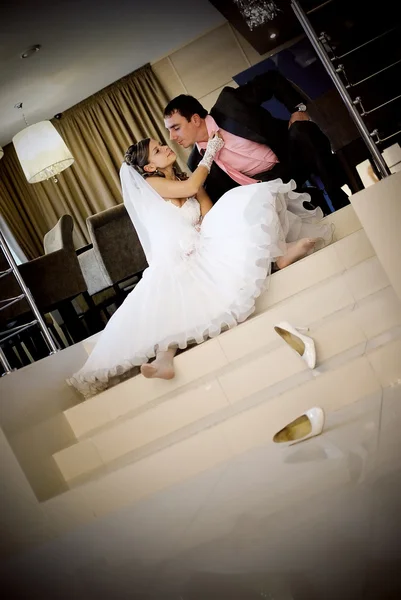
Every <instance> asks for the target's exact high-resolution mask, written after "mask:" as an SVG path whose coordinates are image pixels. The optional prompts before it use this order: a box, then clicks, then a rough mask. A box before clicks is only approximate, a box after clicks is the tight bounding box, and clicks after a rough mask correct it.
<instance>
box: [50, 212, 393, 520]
mask: <svg viewBox="0 0 401 600" xmlns="http://www.w3.org/2000/svg"><path fill="white" fill-rule="evenodd" d="M327 220H329V221H331V222H333V223H334V225H335V227H336V234H335V242H334V243H333V244H332V245H331V246H329V247H327V248H325V249H323V250H321V251H319V252H317V253H315V254H313V255H312V256H309V257H307V258H305V259H303V260H302V261H299V262H298V263H296V264H294V265H292V266H290V267H288V268H286V269H285V270H283V271H280V272H278V273H275V274H274V275H273V276H272V277H271V282H270V286H269V289H268V291H267V292H266V293H265V294H264V295H263V296H261V297H260V298H259V300H258V303H257V311H256V314H255V315H254V316H253V317H252V318H251V319H249V320H248V321H246V322H245V323H243V324H241V325H240V326H239V327H237V328H235V329H232V330H230V331H228V332H226V333H224V334H222V335H220V336H219V337H218V338H215V339H213V340H209V341H207V342H206V343H204V344H202V345H200V346H197V347H194V348H192V349H190V350H189V351H187V352H185V353H183V354H181V355H179V356H178V357H177V359H176V369H177V375H176V378H175V379H174V380H173V381H170V382H166V381H161V380H146V379H144V378H143V377H142V376H141V375H138V376H136V377H134V378H132V379H130V380H128V381H125V382H123V383H121V384H119V385H118V386H116V387H114V388H111V389H109V390H106V391H105V392H103V393H101V394H99V395H98V396H95V397H93V398H91V399H89V400H87V401H85V402H82V403H79V404H77V405H76V406H73V407H71V408H68V409H67V410H65V411H64V412H63V419H65V421H66V423H68V426H69V427H70V428H71V431H72V433H73V436H74V443H73V444H71V445H69V446H67V447H65V448H63V449H61V450H60V451H58V452H56V453H54V455H53V459H54V461H55V463H56V465H57V467H58V469H59V471H60V473H61V475H62V477H63V479H64V480H65V482H66V483H67V485H68V487H69V488H71V489H73V490H74V491H76V490H78V489H79V490H80V491H81V492H82V493H84V494H85V496H86V498H87V499H88V498H90V505H91V506H92V509H93V510H94V511H95V513H96V514H99V513H100V514H102V513H103V512H105V511H106V512H108V511H109V510H111V509H112V507H116V506H121V505H122V504H128V503H130V502H132V501H134V500H138V499H139V498H141V497H143V496H145V495H147V494H150V493H152V492H155V491H157V490H160V489H162V488H164V487H167V486H169V485H171V484H172V483H175V482H178V481H181V480H183V479H186V478H188V477H190V476H191V475H194V474H196V473H199V472H200V471H203V470H205V469H207V468H210V467H211V466H213V465H214V464H218V463H220V462H223V461H225V460H227V459H228V458H229V457H231V456H233V455H236V454H240V453H243V452H244V451H246V450H247V449H250V448H252V447H254V446H257V445H259V444H263V443H265V442H266V441H268V440H269V439H271V438H272V436H273V434H274V433H275V431H277V430H278V429H280V428H281V427H282V426H284V425H285V424H286V423H287V422H288V421H289V420H291V419H292V418H294V416H296V415H298V414H299V412H300V411H302V410H305V409H307V408H310V407H312V406H315V405H319V406H322V407H323V408H324V409H325V410H326V411H327V412H330V411H332V410H337V409H339V408H340V407H341V406H343V405H346V404H350V403H353V402H356V401H358V400H359V399H361V398H363V397H365V396H366V395H368V394H371V393H376V392H379V391H380V389H381V385H389V384H391V382H392V381H393V380H394V378H395V379H396V378H397V377H399V376H400V374H401V370H400V365H399V362H400V359H399V358H397V357H400V356H401V337H399V336H401V332H400V329H401V327H400V326H401V306H400V302H399V300H398V298H397V296H396V295H395V293H394V290H393V288H392V287H391V286H390V285H389V281H388V279H387V276H386V275H385V273H384V271H383V269H382V267H381V265H380V263H379V261H378V259H377V257H376V256H375V254H374V251H373V249H372V247H371V245H370V243H369V241H368V239H367V237H366V235H365V232H364V230H363V229H361V226H360V223H359V221H358V219H357V218H356V216H355V213H354V212H353V209H352V207H347V208H345V209H343V210H341V211H338V212H337V213H335V214H333V215H331V216H330V217H328V218H327ZM281 320H287V321H289V322H291V323H293V324H295V325H299V326H301V325H302V326H308V327H310V332H311V335H312V337H313V338H314V340H315V342H316V346H317V355H318V366H317V369H316V370H314V371H310V370H308V369H307V367H306V365H305V364H304V362H303V361H302V360H301V359H300V358H299V357H298V356H297V355H296V354H295V353H293V352H292V351H291V350H290V348H289V347H287V346H286V345H285V344H284V343H283V342H282V340H281V339H280V338H279V337H278V336H277V334H276V333H275V332H274V329H273V327H274V324H276V323H278V322H279V321H281ZM93 341H94V340H91V339H90V340H88V341H86V342H85V343H83V346H84V348H85V349H86V351H87V352H88V353H90V351H91V349H92V347H93ZM69 493H71V492H67V495H68V494H69ZM64 495H65V494H64ZM55 500H56V499H53V500H50V501H48V502H54V501H55ZM46 504H47V503H45V505H46Z"/></svg>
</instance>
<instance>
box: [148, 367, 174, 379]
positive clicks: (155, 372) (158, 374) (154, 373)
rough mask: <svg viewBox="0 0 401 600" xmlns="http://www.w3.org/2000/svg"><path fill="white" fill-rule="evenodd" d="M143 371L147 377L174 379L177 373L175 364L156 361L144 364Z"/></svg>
mask: <svg viewBox="0 0 401 600" xmlns="http://www.w3.org/2000/svg"><path fill="white" fill-rule="evenodd" d="M141 373H142V375H143V376H144V377H146V379H173V378H174V375H175V372H174V367H173V365H168V364H156V363H151V364H146V365H142V367H141Z"/></svg>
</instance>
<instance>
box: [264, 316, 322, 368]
mask: <svg viewBox="0 0 401 600" xmlns="http://www.w3.org/2000/svg"><path fill="white" fill-rule="evenodd" d="M274 331H275V332H276V333H278V334H279V336H280V337H282V338H283V340H284V341H285V342H287V344H288V345H289V346H291V348H292V349H293V350H295V352H297V353H298V354H299V355H300V356H301V357H302V358H303V360H304V361H305V362H306V364H307V365H308V367H309V368H310V369H314V368H315V366H316V348H315V342H314V341H313V340H312V338H310V337H308V336H307V335H302V333H301V332H302V331H309V329H308V328H296V327H293V326H292V325H290V324H289V323H287V322H285V321H283V322H282V323H279V324H278V325H276V326H275V327H274Z"/></svg>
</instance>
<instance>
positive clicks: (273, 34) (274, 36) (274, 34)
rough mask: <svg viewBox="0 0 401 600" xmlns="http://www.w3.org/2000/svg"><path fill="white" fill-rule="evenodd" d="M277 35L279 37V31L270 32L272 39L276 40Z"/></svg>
mask: <svg viewBox="0 0 401 600" xmlns="http://www.w3.org/2000/svg"><path fill="white" fill-rule="evenodd" d="M276 37H277V33H274V31H273V32H272V33H270V34H269V38H270V39H271V40H275V39H276Z"/></svg>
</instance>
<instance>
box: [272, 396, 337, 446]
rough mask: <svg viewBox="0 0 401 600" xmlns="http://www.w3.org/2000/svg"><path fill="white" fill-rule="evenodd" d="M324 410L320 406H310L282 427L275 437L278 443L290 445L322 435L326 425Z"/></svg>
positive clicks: (274, 439) (274, 440)
mask: <svg viewBox="0 0 401 600" xmlns="http://www.w3.org/2000/svg"><path fill="white" fill-rule="evenodd" d="M324 420H325V417H324V410H323V409H322V408H320V407H319V406H315V407H314V408H310V409H309V410H307V411H306V412H304V413H303V414H302V415H301V416H300V417H298V418H297V419H295V420H294V421H291V423H289V424H288V425H286V426H285V427H284V428H283V429H280V431H278V432H277V433H276V435H275V436H274V437H273V442H275V443H276V444H282V443H287V444H288V445H289V446H290V445H292V444H297V443H298V442H303V441H305V440H309V439H310V438H311V437H315V436H316V435H320V434H321V433H322V431H323V427H324Z"/></svg>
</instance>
